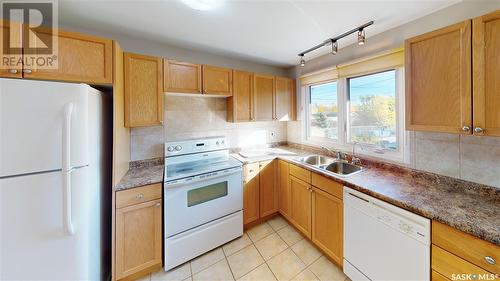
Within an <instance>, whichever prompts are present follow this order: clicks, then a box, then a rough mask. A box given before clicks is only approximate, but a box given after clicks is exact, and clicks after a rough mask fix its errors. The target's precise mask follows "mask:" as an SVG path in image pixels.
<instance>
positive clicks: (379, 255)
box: [344, 187, 431, 281]
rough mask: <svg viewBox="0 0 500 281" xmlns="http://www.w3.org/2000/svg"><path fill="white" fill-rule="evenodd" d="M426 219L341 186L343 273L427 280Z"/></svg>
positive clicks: (363, 277)
mask: <svg viewBox="0 0 500 281" xmlns="http://www.w3.org/2000/svg"><path fill="white" fill-rule="evenodd" d="M430 230H431V226H430V220H429V219H426V218H424V217H421V216H418V215H416V214H414V213H411V212H408V211H406V210H403V209H401V208H398V207H396V206H394V205H391V204H388V203H385V202H383V201H381V200H378V199H375V198H373V197H371V196H368V195H366V194H364V193H361V192H358V191H355V190H353V189H350V188H348V187H344V273H345V274H346V275H347V276H348V277H349V278H350V279H351V280H398V281H399V280H415V281H416V280H430V275H431V272H430V234H431V232H430Z"/></svg>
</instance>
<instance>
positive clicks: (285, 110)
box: [274, 77, 295, 121]
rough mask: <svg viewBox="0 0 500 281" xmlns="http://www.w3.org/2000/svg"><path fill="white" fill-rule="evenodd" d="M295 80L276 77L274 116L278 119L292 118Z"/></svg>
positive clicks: (286, 119)
mask: <svg viewBox="0 0 500 281" xmlns="http://www.w3.org/2000/svg"><path fill="white" fill-rule="evenodd" d="M294 86H295V82H294V80H292V79H289V78H283V77H276V93H275V99H274V104H275V116H274V117H275V118H276V119H277V120H278V121H290V120H293V107H294V102H293V101H294V91H293V88H294Z"/></svg>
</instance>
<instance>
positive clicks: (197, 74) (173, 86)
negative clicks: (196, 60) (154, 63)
mask: <svg viewBox="0 0 500 281" xmlns="http://www.w3.org/2000/svg"><path fill="white" fill-rule="evenodd" d="M163 73H164V75H165V76H164V81H165V82H164V85H163V90H164V91H165V92H173V93H195V94H201V65H200V64H193V63H187V62H178V61H174V60H167V59H164V60H163Z"/></svg>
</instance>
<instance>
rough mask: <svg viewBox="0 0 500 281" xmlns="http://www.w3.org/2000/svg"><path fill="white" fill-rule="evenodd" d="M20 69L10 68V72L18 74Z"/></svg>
mask: <svg viewBox="0 0 500 281" xmlns="http://www.w3.org/2000/svg"><path fill="white" fill-rule="evenodd" d="M17 72H18V71H17V69H9V73H10V74H16V73H17Z"/></svg>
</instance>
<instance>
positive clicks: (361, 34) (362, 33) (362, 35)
mask: <svg viewBox="0 0 500 281" xmlns="http://www.w3.org/2000/svg"><path fill="white" fill-rule="evenodd" d="M365 43H366V37H365V30H364V29H360V30H358V45H360V46H362V45H364V44H365Z"/></svg>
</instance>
